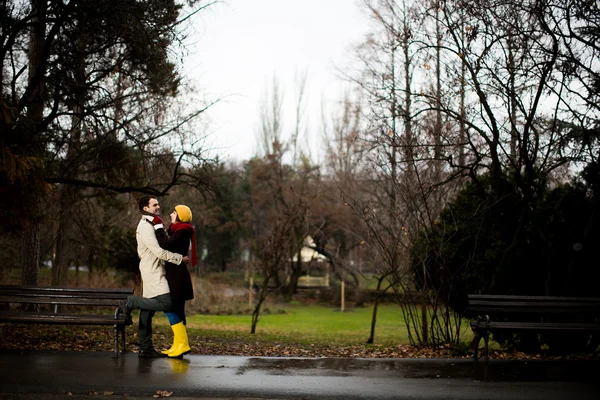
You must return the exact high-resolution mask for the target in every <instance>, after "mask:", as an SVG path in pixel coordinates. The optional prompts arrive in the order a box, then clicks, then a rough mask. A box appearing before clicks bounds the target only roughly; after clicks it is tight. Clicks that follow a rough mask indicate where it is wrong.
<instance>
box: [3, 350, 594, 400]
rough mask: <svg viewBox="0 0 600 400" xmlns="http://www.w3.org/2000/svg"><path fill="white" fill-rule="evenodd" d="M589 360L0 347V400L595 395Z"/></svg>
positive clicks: (432, 397)
mask: <svg viewBox="0 0 600 400" xmlns="http://www.w3.org/2000/svg"><path fill="white" fill-rule="evenodd" d="M599 366H600V364H599V363H598V362H581V361H579V362H531V361H530V362H522V361H491V362H490V363H489V364H488V365H486V364H484V363H481V362H480V363H478V364H474V363H473V361H471V360H462V359H453V360H446V359H444V360H442V359H437V360H429V359H338V358H264V357H263V358H258V357H231V356H201V355H190V356H186V357H185V358H184V359H183V360H173V359H139V358H138V357H137V354H126V355H125V356H122V357H120V358H118V359H113V358H111V354H110V353H84V352H42V351H27V352H9V351H3V352H1V353H0V399H2V400H4V399H26V398H27V399H49V400H54V399H57V398H67V397H68V398H76V399H77V398H82V399H83V398H90V394H91V395H92V396H97V397H106V396H110V397H109V398H113V399H114V398H128V399H137V398H152V396H153V395H154V394H155V393H156V391H157V390H160V391H166V392H172V395H171V397H170V398H171V399H173V398H190V397H192V398H203V399H208V398H219V399H223V398H228V399H315V398H319V399H506V400H508V399H510V400H516V399H532V400H535V399H540V400H541V399H544V400H546V399H600V385H599V381H600V377H599V375H598V374H597V372H596V371H598V370H600V368H598V367H599Z"/></svg>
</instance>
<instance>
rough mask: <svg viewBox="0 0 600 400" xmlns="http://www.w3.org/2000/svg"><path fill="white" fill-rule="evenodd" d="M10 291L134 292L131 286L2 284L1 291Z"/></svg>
mask: <svg viewBox="0 0 600 400" xmlns="http://www.w3.org/2000/svg"><path fill="white" fill-rule="evenodd" d="M8 291H31V292H51V293H55V292H57V293H109V294H114V293H117V294H132V293H133V289H131V288H80V287H68V286H21V285H0V292H8Z"/></svg>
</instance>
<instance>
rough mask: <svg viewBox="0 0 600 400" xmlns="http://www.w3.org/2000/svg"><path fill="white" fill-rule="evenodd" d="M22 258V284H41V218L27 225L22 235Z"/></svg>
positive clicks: (34, 219)
mask: <svg viewBox="0 0 600 400" xmlns="http://www.w3.org/2000/svg"><path fill="white" fill-rule="evenodd" d="M21 243H22V247H21V257H22V260H23V270H22V271H21V284H22V285H33V286H37V285H38V284H39V275H40V222H39V218H33V220H32V221H30V222H28V223H26V224H25V227H24V229H23V233H22V242H21Z"/></svg>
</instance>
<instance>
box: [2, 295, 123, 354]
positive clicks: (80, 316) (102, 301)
mask: <svg viewBox="0 0 600 400" xmlns="http://www.w3.org/2000/svg"><path fill="white" fill-rule="evenodd" d="M132 294H133V289H109V288H104V289H101V288H97V289H96V288H73V287H54V286H53V287H41V286H17V285H0V304H6V306H5V307H4V308H6V309H2V310H0V322H11V323H23V324H58V325H112V326H114V332H115V352H114V356H113V357H115V358H116V357H118V356H119V336H120V337H121V339H122V344H123V346H122V350H123V353H125V326H126V325H131V324H132V322H131V319H127V318H125V316H124V315H123V314H122V313H120V312H119V308H118V307H119V301H121V300H124V299H127V296H130V295H132ZM10 304H14V305H16V306H12V307H11V306H10ZM22 305H23V306H22ZM24 305H30V307H27V306H24ZM44 305H46V306H44ZM47 305H50V307H48V306H47ZM62 306H76V308H80V307H83V308H85V310H82V312H81V313H67V312H60V311H59V308H65V307H62ZM40 308H45V309H48V308H50V310H43V311H40V310H39V309H40ZM68 308H71V309H72V308H73V307H68ZM89 308H94V310H95V311H97V312H95V313H93V314H90V313H89V310H88V309H89ZM29 309H31V311H30V310H29Z"/></svg>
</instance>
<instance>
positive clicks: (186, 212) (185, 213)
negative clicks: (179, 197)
mask: <svg viewBox="0 0 600 400" xmlns="http://www.w3.org/2000/svg"><path fill="white" fill-rule="evenodd" d="M175 212H177V216H178V217H179V220H180V221H181V222H192V210H190V208H189V207H188V206H184V205H182V204H180V205H178V206H175Z"/></svg>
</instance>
